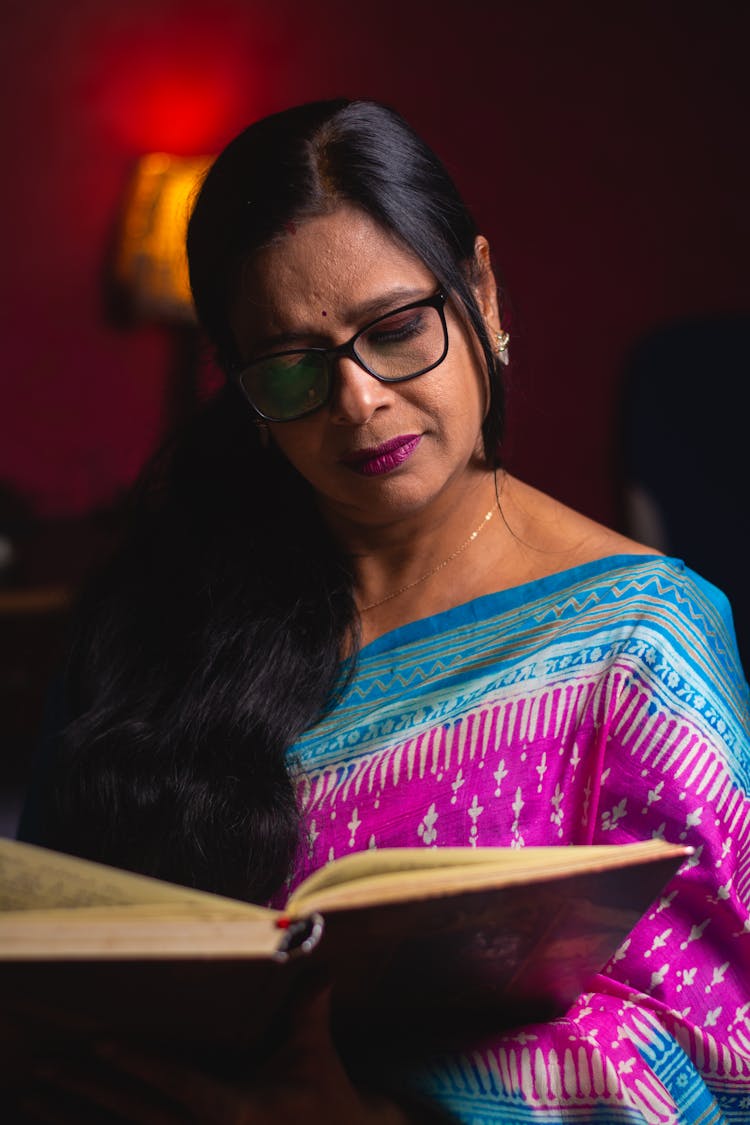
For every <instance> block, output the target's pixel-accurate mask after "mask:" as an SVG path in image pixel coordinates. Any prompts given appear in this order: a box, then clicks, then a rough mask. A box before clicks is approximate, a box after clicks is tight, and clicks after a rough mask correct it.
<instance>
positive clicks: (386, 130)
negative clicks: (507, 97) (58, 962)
mask: <svg viewBox="0 0 750 1125" xmlns="http://www.w3.org/2000/svg"><path fill="white" fill-rule="evenodd" d="M342 203H348V204H353V205H356V206H357V207H359V208H361V209H362V210H364V211H365V212H367V213H368V214H369V215H370V216H371V217H372V218H374V219H375V220H376V221H377V222H378V223H380V224H381V225H382V226H383V227H385V228H386V229H388V230H389V231H390V232H392V233H393V234H394V235H396V236H397V237H398V238H399V239H401V240H402V241H403V243H404V244H405V245H406V246H408V247H410V248H411V249H412V250H413V251H414V252H415V253H416V254H417V255H418V257H419V258H421V259H422V261H423V262H424V263H425V264H426V265H427V266H428V268H429V269H430V270H431V272H432V273H433V274H434V276H435V278H436V280H437V281H438V282H439V283H440V285H441V286H442V287H443V288H444V289H445V290H446V291H448V292H450V293H451V295H452V297H453V298H454V299H455V300H457V301H459V302H460V303H461V304H462V305H463V306H464V308H465V310H466V314H467V316H468V319H469V322H470V324H471V325H472V327H473V329H474V331H475V332H476V335H477V337H478V339H479V342H480V345H481V347H482V350H483V353H484V356H485V359H486V363H487V369H488V373H489V376H490V388H491V390H490V403H489V409H488V413H487V416H486V419H485V422H484V428H483V434H484V445H485V451H486V455H487V458H488V462H489V463H496V460H497V456H498V449H499V443H500V438H501V433H502V421H503V399H502V388H501V386H500V382H499V379H498V377H497V370H496V361H495V357H494V353H493V349H492V347H491V345H490V342H489V340H488V338H487V332H486V328H485V325H484V321H483V318H482V316H481V313H480V310H479V308H478V306H477V302H476V300H475V297H474V293H473V289H472V285H471V281H472V274H471V270H472V266H473V263H474V240H475V237H476V233H477V231H476V227H475V225H474V222H473V220H472V219H471V217H470V215H469V213H468V211H467V209H466V207H465V206H464V204H463V202H462V201H461V199H460V197H459V195H458V193H457V191H456V188H455V187H454V185H453V183H452V181H451V179H450V177H449V176H448V174H447V172H446V170H445V169H444V168H443V166H442V164H441V163H440V162H439V161H438V159H437V158H436V157H435V156H434V154H433V153H432V152H431V151H430V150H429V148H428V147H427V146H426V145H425V144H424V142H423V141H422V140H421V139H420V138H419V137H417V136H416V134H415V133H414V132H413V131H412V130H411V129H410V128H409V126H408V125H407V124H406V123H405V122H404V121H403V120H402V119H401V118H400V117H399V116H398V115H397V114H396V113H395V112H393V111H392V110H390V109H388V108H386V107H384V106H381V105H378V104H376V103H373V102H368V101H351V102H350V101H345V100H336V101H328V102H316V103H312V104H309V105H303V106H299V107H297V108H294V109H290V110H287V111H285V112H282V113H279V114H275V115H273V116H271V117H267V118H265V119H264V120H262V121H260V122H258V123H257V124H255V125H252V126H250V128H249V129H247V130H245V132H243V133H242V134H240V136H238V137H237V138H236V139H235V140H234V141H232V142H231V144H230V145H229V146H228V147H227V148H226V149H225V150H224V152H223V153H222V154H221V155H220V156H219V157H218V159H217V160H216V162H215V163H214V165H213V166H212V168H211V169H210V171H209V172H208V175H207V177H206V179H205V182H204V184H203V186H202V188H201V191H200V194H199V196H198V198H197V201H196V204H195V207H194V210H193V213H192V218H191V221H190V226H189V234H188V256H189V264H190V278H191V285H192V289H193V294H194V298H195V304H196V308H197V312H198V317H199V320H200V322H201V324H202V326H203V328H204V329H205V332H206V334H207V336H208V338H209V340H210V341H211V343H212V344H213V346H214V348H215V350H216V354H217V356H218V359H219V362H220V364H221V365H222V366H223V367H224V368H225V369H226V370H227V371H229V370H231V369H232V368H233V367H234V366H235V365H236V364H237V363H238V362H239V361H240V359H241V357H240V356H239V354H238V349H237V343H236V340H235V337H234V334H233V331H232V316H231V313H232V306H233V302H234V301H235V300H236V297H237V294H238V291H239V287H240V283H241V277H242V271H243V268H244V266H245V264H246V263H247V262H248V260H249V259H250V258H251V257H252V255H253V254H254V253H255V252H256V251H257V250H258V249H260V248H261V247H263V246H267V245H268V244H269V243H270V242H271V241H272V240H273V239H274V238H275V237H276V236H278V235H279V233H280V232H281V231H282V230H283V228H284V227H285V226H288V224H289V223H290V222H299V221H303V220H304V219H305V218H306V217H309V216H312V215H318V214H321V213H326V212H328V211H331V210H333V209H335V207H336V206H338V205H340V204H342ZM135 512H136V516H135V520H134V523H133V527H132V530H131V532H130V534H129V536H128V537H127V539H126V542H125V543H124V545H123V546H122V548H121V550H120V551H119V552H118V553H117V556H116V557H115V558H114V559H113V561H112V562H111V564H110V565H109V567H108V568H107V569H106V570H105V572H104V573H103V574H102V575H101V577H100V578H99V580H98V581H97V582H96V583H95V584H94V585H93V586H92V587H91V589H90V590H89V592H88V594H87V596H86V598H85V599H84V603H83V607H82V612H81V615H80V627H79V630H78V634H77V639H76V642H75V645H74V647H73V652H72V657H71V662H70V676H69V696H70V706H71V708H72V713H73V715H74V716H75V718H74V719H73V721H72V722H71V723H70V725H69V726H68V728H67V731H66V733H65V740H64V749H63V752H62V753H61V755H60V756H59V761H58V768H57V770H56V771H55V776H54V779H53V787H52V788H53V793H54V797H53V801H52V808H53V813H52V814H51V820H50V825H51V827H50V831H49V833H48V840H47V842H49V843H51V844H52V845H53V846H58V847H61V848H64V849H66V850H69V851H73V852H77V853H78V854H82V855H86V856H90V857H92V858H96V859H100V860H103V861H105V862H109V863H113V864H116V865H118V866H123V867H128V868H132V869H135V870H141V871H145V872H147V873H149V874H154V875H157V876H160V877H162V878H167V879H171V880H174V881H176V882H183V883H187V884H189V885H193V886H198V887H204V888H208V889H212V890H215V891H219V892H222V893H225V894H231V895H235V896H237V897H241V898H248V899H252V900H258V901H262V900H265V899H267V898H268V897H270V896H271V895H272V894H273V892H274V891H275V890H277V889H278V888H279V887H280V885H281V884H282V882H283V880H284V879H285V877H287V876H288V875H289V874H290V873H291V872H292V871H293V867H294V862H295V857H296V854H297V850H298V847H299V837H300V816H299V810H298V807H297V802H296V799H295V792H294V780H293V773H294V763H293V761H290V759H289V749H290V747H291V746H292V745H293V743H294V742H295V740H296V739H297V738H298V737H299V736H300V735H301V734H302V732H304V731H305V730H306V729H308V728H309V727H310V726H312V725H313V724H314V723H315V722H316V720H317V719H318V718H319V717H320V715H321V714H322V712H323V711H324V710H325V708H326V707H327V706H329V705H330V704H331V702H332V701H333V700H334V698H335V696H336V690H337V686H338V687H340V686H341V683H342V682H343V681H342V679H341V677H342V671H341V669H342V665H341V654H342V652H344V651H347V652H354V653H356V647H357V628H358V622H357V614H356V607H355V602H354V597H353V580H352V573H351V567H350V563H349V559H348V558H347V557H346V556H345V554H343V553H342V551H341V549H340V548H339V547H338V545H337V544H336V543H335V542H334V541H333V539H332V537H331V536H330V535H329V534H328V532H327V529H326V527H325V525H324V524H323V522H322V520H321V518H320V517H319V515H318V510H317V507H316V505H315V503H314V502H313V496H312V492H311V489H310V487H309V485H308V484H307V482H306V481H304V480H303V479H302V478H301V477H300V476H299V475H298V474H297V473H296V471H295V470H294V469H292V468H291V466H290V465H289V464H288V463H287V462H286V461H285V459H284V458H283V457H282V456H281V454H280V453H278V452H277V451H276V450H275V449H274V448H273V447H272V448H270V449H264V448H262V446H261V442H260V439H259V436H258V430H257V427H256V425H255V423H254V420H253V417H252V414H251V411H250V408H249V407H248V406H247V404H245V403H244V401H241V400H240V398H239V396H238V395H237V393H236V392H235V391H234V389H233V387H232V386H231V385H229V384H228V385H227V386H226V387H225V388H224V389H223V390H222V391H221V392H220V393H219V394H218V395H217V396H216V397H215V398H214V399H213V400H212V401H211V402H210V403H209V404H208V405H207V406H206V407H205V408H204V409H203V410H202V411H201V413H200V414H199V415H198V416H197V417H196V418H195V419H194V421H193V423H192V424H191V425H190V427H189V428H188V430H187V432H185V433H183V434H182V435H181V436H180V438H179V439H178V440H176V441H175V442H173V443H172V444H171V445H170V446H169V447H168V448H166V449H165V450H163V451H162V453H161V454H160V455H159V456H158V457H157V458H156V459H155V460H154V462H153V463H152V464H151V466H150V467H149V469H148V471H147V472H146V474H144V477H143V479H142V480H141V482H140V484H139V486H138V490H137V503H136V506H135ZM352 666H353V665H352V662H351V661H349V670H350V671H351V668H352Z"/></svg>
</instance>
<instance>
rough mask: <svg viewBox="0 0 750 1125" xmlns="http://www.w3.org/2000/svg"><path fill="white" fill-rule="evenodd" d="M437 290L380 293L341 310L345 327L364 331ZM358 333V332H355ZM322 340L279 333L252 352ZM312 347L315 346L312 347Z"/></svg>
mask: <svg viewBox="0 0 750 1125" xmlns="http://www.w3.org/2000/svg"><path fill="white" fill-rule="evenodd" d="M433 292H435V289H431V290H430V291H429V292H427V293H426V292H425V291H424V288H423V287H422V286H419V287H417V288H415V287H414V286H403V285H398V286H396V287H395V288H393V289H389V290H388V292H387V293H381V294H379V295H378V296H377V297H372V298H371V299H370V300H368V301H362V302H360V303H359V304H357V305H351V306H349V307H348V308H344V309H343V310H342V318H343V321H344V323H345V324H351V325H357V324H358V325H359V326H360V327H361V328H364V327H366V326H367V324H368V323H369V322H370V321H372V320H377V318H378V317H379V316H380V315H381V314H385V313H388V312H394V311H395V310H396V309H398V308H400V307H401V306H402V305H409V304H411V302H412V301H421V300H422V299H423V298H426V297H431V296H432V294H433ZM354 331H356V328H355V329H354ZM316 338H321V339H322V338H323V336H322V334H320V335H319V334H318V333H317V332H315V331H305V330H303V331H299V332H277V333H275V334H273V335H271V336H263V337H261V338H260V339H257V340H255V341H254V342H253V352H255V353H256V354H257V355H262V354H263V353H269V352H271V351H276V350H283V349H284V348H295V347H296V346H297V345H302V344H304V343H307V341H309V340H310V339H316ZM310 346H313V345H310Z"/></svg>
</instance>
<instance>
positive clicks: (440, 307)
mask: <svg viewBox="0 0 750 1125" xmlns="http://www.w3.org/2000/svg"><path fill="white" fill-rule="evenodd" d="M447 299H448V298H447V294H446V293H445V292H444V291H443V290H442V289H439V290H438V291H437V293H433V294H432V296H431V297H422V298H421V299H420V300H418V301H410V302H409V304H408V305H399V307H398V308H397V309H390V310H389V312H386V313H383V314H382V316H378V317H376V318H375V320H371V321H370V323H369V324H365V325H364V327H362V328H360V329H358V330H357V331H356V332H355V333H354V335H353V336H352V337H351V338H350V339H349V340H346V341H345V342H344V343H343V344H338V345H337V346H336V347H334V348H289V349H287V350H286V351H283V352H269V353H268V354H267V355H261V356H258V358H257V359H254V360H253V361H252V363H247V364H245V365H244V366H243V367H238V368H237V369H236V370H235V371H233V372H231V373H230V374H231V378H232V380H233V381H234V382H235V383H237V384H238V386H239V388H240V390H241V392H242V394H243V395H244V397H245V398H246V399H247V401H248V402H249V403H250V406H251V407H252V408H253V410H254V411H255V413H256V414H257V415H258V417H259V418H262V419H263V421H265V422H296V421H298V419H300V418H307V417H308V415H310V414H314V413H315V411H316V410H321V409H322V408H323V407H324V406H326V405H327V404H328V403H329V402H330V401H331V397H332V395H333V388H334V383H335V378H334V375H333V372H334V370H335V366H334V364H335V361H336V360H337V359H341V358H343V357H346V358H347V359H352V360H354V362H355V363H356V364H357V366H358V367H361V368H362V370H363V371H366V372H367V374H368V375H372V377H373V379H377V380H378V382H379V383H407V382H408V381H409V380H410V379H417V378H419V376H420V375H426V374H427V372H428V371H432V370H433V369H434V368H435V367H439V366H440V364H441V363H442V362H443V360H444V359H445V357H446V356H447V354H448V324H447V321H446V319H445V302H446V301H447ZM422 308H430V309H436V311H437V313H438V315H439V316H440V321H441V324H442V326H443V350H442V353H441V355H440V358H439V359H436V360H435V362H434V363H430V364H429V365H428V366H427V367H422V368H420V370H419V371H414V372H412V374H410V375H399V376H398V377H396V378H394V379H389V378H388V377H387V376H386V375H379V374H378V372H377V371H373V369H372V368H371V367H368V365H367V364H366V363H365V361H364V360H363V359H362V357H361V356H360V355H358V354H357V350H356V347H355V345H356V343H357V340H358V339H359V338H360V336H363V335H364V334H365V332H369V331H370V330H371V329H372V328H374V327H375V325H376V324H380V322H381V321H383V320H388V319H389V318H390V317H392V316H397V315H398V314H399V313H402V312H409V310H410V309H422ZM310 354H313V355H319V356H322V357H323V358H324V360H325V368H324V370H325V373H326V379H327V387H326V390H325V393H324V396H323V398H322V399H321V401H320V402H318V403H316V405H315V406H313V407H311V408H310V409H309V410H303V411H302V413H300V414H295V415H293V417H291V418H274V417H273V416H272V415H270V414H264V413H263V411H262V410H259V409H258V407H257V406H256V405H255V403H254V402H253V400H252V399H251V398H250V395H249V393H248V391H247V390H246V388H245V386H244V384H243V382H242V377H243V375H244V374H245V372H246V371H248V370H249V369H250V368H251V367H255V365H256V364H258V363H264V362H266V361H267V360H269V359H281V358H282V357H284V356H288V355H310Z"/></svg>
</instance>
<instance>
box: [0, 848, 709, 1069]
mask: <svg viewBox="0 0 750 1125" xmlns="http://www.w3.org/2000/svg"><path fill="white" fill-rule="evenodd" d="M689 854H690V849H688V848H685V847H682V846H678V845H671V844H667V843H665V842H664V841H661V840H649V841H645V842H643V843H635V844H628V845H622V846H606V845H605V846H579V847H549V848H531V847H529V848H522V849H510V848H446V849H428V848H406V849H401V848H398V849H385V850H380V851H367V852H359V853H356V854H353V855H351V856H347V857H345V858H343V859H340V860H336V861H334V862H333V863H331V864H329V865H328V866H327V867H324V868H322V869H321V870H319V871H317V872H315V873H314V874H313V875H312V876H311V877H309V878H308V879H307V880H306V881H305V882H304V883H303V884H302V885H301V886H300V887H299V888H298V889H297V890H296V891H295V892H294V894H292V895H291V897H290V898H289V901H288V903H287V905H286V908H285V909H284V910H283V911H274V910H269V909H265V908H263V907H259V906H253V905H249V904H247V903H243V902H237V901H234V900H232V899H227V898H222V897H220V896H217V895H211V894H205V893H202V892H198V891H193V890H190V889H187V888H184V887H179V886H174V885H172V884H168V883H164V882H161V881H159V880H155V879H150V878H146V877H143V876H139V875H134V874H131V873H129V872H125V871H119V870H115V869H113V868H109V867H104V866H101V865H98V864H94V863H89V862H87V861H84V860H80V859H75V858H73V857H70V856H66V855H61V854H59V853H56V852H52V851H48V850H46V849H43V848H38V847H34V846H32V845H28V844H21V843H18V842H15V841H10V840H0V988H2V992H3V998H4V1000H3V1009H4V1014H3V1015H2V1016H0V1021H2V1020H5V1021H6V1022H7V1021H8V1020H10V1021H17V1024H18V1026H21V1025H22V1026H24V1027H25V1028H27V1029H28V1030H30V1032H33V1031H34V1029H37V1030H38V1029H39V1028H45V1029H46V1031H45V1034H49V1033H50V1029H54V1028H55V1027H56V1026H57V1027H58V1028H60V1029H62V1028H64V1029H65V1032H66V1034H68V1033H70V1031H71V1030H75V1031H80V1032H84V1033H87V1032H88V1033H91V1034H102V1033H118V1034H119V1033H123V1032H127V1031H128V1030H129V1029H130V1030H133V1031H137V1032H138V1034H139V1037H140V1040H141V1042H142V1041H143V1035H144V1033H147V1034H151V1035H153V1036H155V1037H157V1038H158V1037H159V1036H161V1037H165V1038H168V1039H169V1040H170V1041H172V1042H173V1041H174V1040H175V1037H177V1039H178V1040H182V1041H185V1042H186V1043H187V1042H192V1043H201V1042H203V1041H205V1042H209V1041H210V1043H211V1044H212V1045H213V1046H214V1047H217V1048H218V1047H219V1046H220V1045H221V1043H224V1044H230V1043H231V1044H232V1045H233V1047H238V1046H239V1045H249V1044H252V1043H253V1042H258V1041H260V1039H261V1038H262V1037H263V1035H264V1034H265V1031H266V1029H267V1028H268V1026H269V1021H272V1019H273V1018H274V1016H275V1015H276V1014H278V1012H279V1011H280V1010H281V1009H283V1006H284V1004H285V1002H286V1000H287V999H288V998H289V996H290V995H291V993H292V991H293V989H294V987H295V986H296V984H297V983H298V982H299V979H300V977H301V976H302V977H304V976H305V975H306V974H308V975H309V974H310V973H311V972H319V973H321V974H324V975H325V976H327V977H328V978H329V979H330V980H331V981H332V983H333V999H334V1015H335V1017H336V1018H337V1020H338V1021H339V1024H340V1026H343V1027H346V1026H353V1025H355V1024H359V1025H361V1024H362V1022H363V1020H364V1019H365V1017H366V1022H367V1024H368V1026H370V1027H375V1026H376V1025H377V1022H378V1019H382V1020H383V1022H384V1023H386V1022H387V1023H388V1024H389V1025H390V1026H393V1025H394V1024H397V1025H398V1026H400V1027H402V1028H403V1027H406V1026H415V1025H420V1026H423V1027H428V1026H429V1027H431V1028H434V1027H436V1026H438V1025H441V1026H448V1025H450V1026H451V1027H452V1028H457V1027H459V1026H460V1025H461V1024H464V1025H465V1024H466V1022H467V1021H469V1022H471V1023H472V1025H473V1026H476V1025H477V1024H478V1023H481V1022H482V1021H485V1022H488V1023H491V1025H492V1026H493V1027H494V1028H500V1027H503V1026H506V1027H507V1026H511V1025H513V1024H517V1023H520V1022H527V1021H529V1020H531V1019H537V1018H546V1017H549V1016H552V1015H554V1014H557V1013H559V1012H561V1011H562V1010H564V1009H565V1007H566V1006H567V1005H569V1004H570V1003H571V1001H572V1000H573V999H575V997H576V995H578V993H579V992H580V991H581V990H582V989H584V988H585V986H586V981H587V978H589V977H590V976H591V974H592V973H594V972H596V971H597V970H599V969H600V968H601V967H602V966H603V965H604V964H605V962H606V961H607V960H608V959H609V958H610V957H611V955H612V954H613V953H614V952H615V950H616V949H617V947H618V945H619V944H620V943H621V941H622V940H623V938H624V937H625V935H626V934H627V933H628V931H629V930H630V929H631V928H632V926H633V925H634V923H635V922H636V921H637V920H638V918H639V916H640V915H641V914H642V913H643V912H644V911H645V910H646V909H647V908H648V906H649V904H650V903H651V902H652V901H653V900H654V898H655V897H656V896H657V895H658V894H659V892H660V891H661V890H662V888H663V887H664V885H665V884H666V883H667V882H668V880H669V878H670V877H671V876H672V875H673V874H674V873H675V872H676V870H677V869H678V868H679V866H680V865H681V864H682V863H683V862H684V861H685V858H686V856H688V855H689Z"/></svg>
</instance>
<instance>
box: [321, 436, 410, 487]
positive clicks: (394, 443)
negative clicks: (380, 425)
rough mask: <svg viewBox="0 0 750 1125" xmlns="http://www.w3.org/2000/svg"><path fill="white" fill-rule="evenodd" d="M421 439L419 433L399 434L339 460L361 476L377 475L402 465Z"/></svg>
mask: <svg viewBox="0 0 750 1125" xmlns="http://www.w3.org/2000/svg"><path fill="white" fill-rule="evenodd" d="M421 440H422V435H421V434H401V435H399V437H395V438H391V439H390V441H384V442H383V444H382V445H375V446H372V447H371V448H370V449H358V450H357V451H356V452H355V453H348V454H347V455H346V456H345V457H342V458H341V460H342V461H343V463H344V464H345V465H346V467H347V468H348V469H351V470H352V471H353V472H355V473H360V474H361V475H362V476H363V477H377V476H380V475H381V473H389V472H390V471H391V470H392V469H396V468H398V466H399V465H403V463H404V461H407V460H408V459H409V457H411V455H412V453H413V452H414V450H415V449H416V448H417V446H418V445H419V443H420V441H421Z"/></svg>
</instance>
